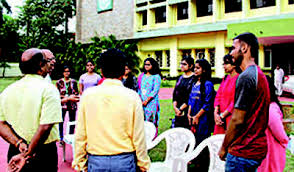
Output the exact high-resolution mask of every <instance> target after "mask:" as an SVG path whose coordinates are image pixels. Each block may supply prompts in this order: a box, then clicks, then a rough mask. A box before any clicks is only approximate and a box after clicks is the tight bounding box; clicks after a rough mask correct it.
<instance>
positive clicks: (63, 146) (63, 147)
mask: <svg viewBox="0 0 294 172" xmlns="http://www.w3.org/2000/svg"><path fill="white" fill-rule="evenodd" d="M62 152H63V162H65V161H66V160H65V144H63V145H62Z"/></svg>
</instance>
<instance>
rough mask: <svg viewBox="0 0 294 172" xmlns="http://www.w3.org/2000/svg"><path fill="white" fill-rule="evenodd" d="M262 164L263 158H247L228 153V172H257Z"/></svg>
mask: <svg viewBox="0 0 294 172" xmlns="http://www.w3.org/2000/svg"><path fill="white" fill-rule="evenodd" d="M260 164H261V160H254V159H246V158H242V157H238V156H234V155H232V154H229V153H228V155H227V160H226V172H256V171H257V168H258V166H259V165H260Z"/></svg>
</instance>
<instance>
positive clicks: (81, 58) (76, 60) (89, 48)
mask: <svg viewBox="0 0 294 172" xmlns="http://www.w3.org/2000/svg"><path fill="white" fill-rule="evenodd" d="M91 41H92V43H90V44H84V45H83V44H81V43H75V42H74V40H71V41H70V43H69V44H68V45H69V46H68V49H67V50H66V52H65V53H63V54H58V62H59V63H60V65H61V66H63V65H69V66H72V69H73V71H74V75H75V77H76V78H78V77H79V76H80V75H81V74H82V73H84V72H85V65H86V63H87V61H89V60H91V61H93V62H94V63H95V65H96V66H98V68H100V66H99V58H100V54H101V53H102V51H103V50H107V49H109V48H118V49H120V50H121V51H122V52H124V53H125V54H126V56H127V59H128V64H129V66H130V67H131V68H132V69H133V72H134V73H138V71H139V70H138V69H139V64H140V58H139V57H138V56H137V54H136V53H137V51H138V48H137V42H136V41H133V40H129V41H127V40H117V39H116V38H115V36H113V35H110V36H109V37H101V38H99V37H93V38H92V39H91ZM60 70H62V68H61V67H60ZM60 73H61V72H60Z"/></svg>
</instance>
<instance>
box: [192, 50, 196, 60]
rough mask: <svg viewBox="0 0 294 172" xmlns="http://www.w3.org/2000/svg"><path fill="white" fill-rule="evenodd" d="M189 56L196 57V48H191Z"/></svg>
mask: <svg viewBox="0 0 294 172" xmlns="http://www.w3.org/2000/svg"><path fill="white" fill-rule="evenodd" d="M191 56H192V57H193V59H196V49H192V50H191Z"/></svg>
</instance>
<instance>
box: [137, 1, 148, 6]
mask: <svg viewBox="0 0 294 172" xmlns="http://www.w3.org/2000/svg"><path fill="white" fill-rule="evenodd" d="M146 5H148V3H147V2H143V3H141V4H137V7H143V6H146Z"/></svg>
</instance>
